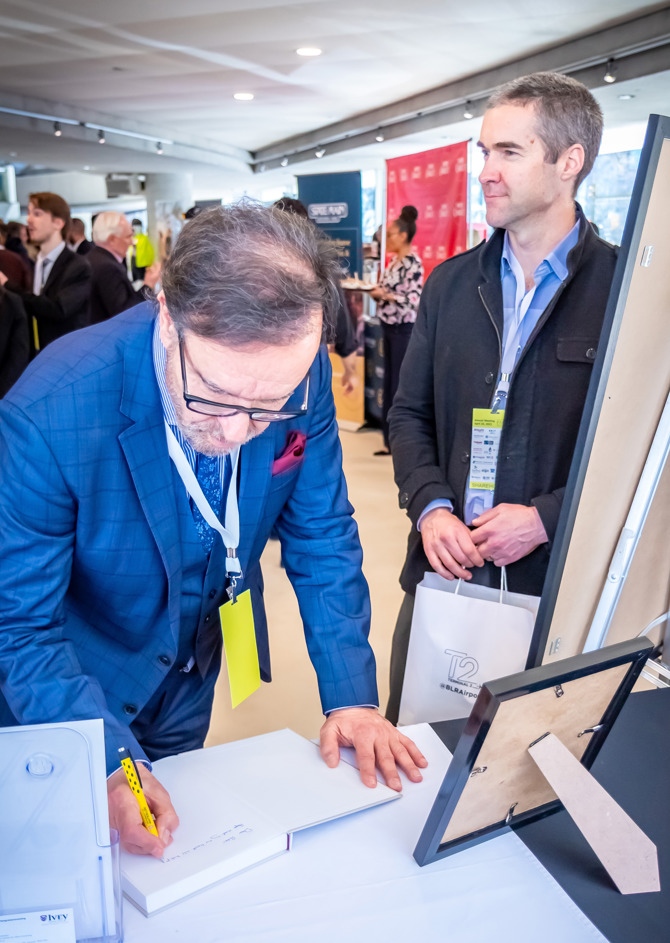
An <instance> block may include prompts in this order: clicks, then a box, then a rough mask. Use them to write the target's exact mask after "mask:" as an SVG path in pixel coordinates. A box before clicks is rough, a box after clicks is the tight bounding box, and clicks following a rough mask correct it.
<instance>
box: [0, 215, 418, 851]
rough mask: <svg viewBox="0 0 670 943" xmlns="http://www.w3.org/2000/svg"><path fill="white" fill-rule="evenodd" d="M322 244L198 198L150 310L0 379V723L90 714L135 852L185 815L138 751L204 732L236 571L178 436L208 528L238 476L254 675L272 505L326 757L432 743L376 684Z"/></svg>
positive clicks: (375, 755)
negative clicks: (390, 705)
mask: <svg viewBox="0 0 670 943" xmlns="http://www.w3.org/2000/svg"><path fill="white" fill-rule="evenodd" d="M330 251H331V250H330V249H329V248H328V246H327V243H326V242H325V240H322V239H320V238H319V237H318V236H317V235H315V234H314V231H313V227H312V226H311V225H310V224H309V223H306V222H305V221H303V220H301V219H299V218H297V217H292V216H290V215H289V214H286V213H282V212H279V211H270V210H263V209H260V208H256V207H249V206H239V207H234V208H232V209H227V210H224V209H215V210H211V211H208V212H206V213H201V214H200V215H199V216H197V217H196V218H195V219H194V220H192V221H191V222H189V223H188V224H187V226H186V227H185V228H184V230H183V232H182V234H181V236H180V238H179V240H178V243H177V246H176V248H175V250H174V252H173V254H172V256H171V258H170V259H169V261H168V263H167V264H166V267H165V271H164V275H163V290H162V291H161V293H160V294H159V295H158V299H157V300H158V313H157V314H156V307H155V306H154V305H153V304H149V303H146V304H144V305H141V306H139V307H137V308H134V309H131V310H130V311H128V312H125V313H123V314H121V315H119V316H118V317H116V318H113V319H111V320H110V321H107V322H103V323H101V324H98V325H95V326H93V327H90V328H88V329H86V330H84V331H81V332H77V333H75V334H72V335H70V336H68V337H67V338H63V339H61V340H60V341H58V342H55V343H54V344H53V345H51V346H50V347H49V348H48V350H47V351H45V352H44V353H43V354H42V355H40V357H39V358H37V360H36V361H35V362H34V363H33V364H32V365H31V367H30V368H29V369H28V371H27V372H26V373H25V374H24V376H23V377H22V379H21V380H20V381H19V383H17V384H16V386H15V387H14V388H13V389H12V391H10V393H9V394H8V395H7V397H6V398H5V399H4V400H3V401H2V403H0V533H1V534H2V538H1V539H2V543H3V546H4V553H3V562H2V568H1V571H0V620H1V622H0V624H1V628H0V686H1V690H2V694H3V695H4V697H1V696H0V725H2V724H5V725H7V724H15V723H20V724H30V723H47V722H52V721H63V720H73V719H82V718H91V717H102V718H103V719H104V722H105V739H106V750H107V763H108V772H109V773H110V777H109V780H108V792H109V800H110V819H111V821H112V824H114V825H115V826H116V827H118V828H119V829H120V831H121V834H122V842H123V844H124V846H125V847H126V848H128V849H130V850H132V851H135V852H138V853H144V854H154V855H156V856H160V855H162V853H163V851H164V849H165V847H166V845H167V844H168V843H169V842H170V841H171V840H172V839H171V832H172V830H173V829H174V828H175V827H176V825H177V824H178V819H177V815H176V812H175V810H174V809H173V807H172V804H171V802H170V799H169V796H168V795H167V793H166V792H165V790H164V789H163V788H162V787H161V785H160V783H158V781H157V780H156V779H155V777H153V775H152V774H151V772H150V761H151V760H152V759H156V758H158V757H160V756H164V755H167V754H170V753H176V752H182V751H184V750H190V749H194V748H197V747H199V746H201V745H202V743H203V741H204V737H205V735H206V732H207V726H208V723H209V716H210V711H211V703H212V697H213V691H214V683H215V680H216V677H217V674H218V671H219V666H220V661H221V628H220V625H219V619H218V609H219V606H220V605H222V603H224V602H225V601H226V600H227V599H228V597H229V595H230V591H231V589H232V588H234V587H233V586H231V579H230V578H229V576H227V571H226V558H227V557H226V549H225V547H224V541H223V540H222V539H221V537H220V536H219V533H216V532H215V530H214V529H212V528H210V527H209V525H208V523H207V521H206V519H205V518H206V516H207V515H206V514H205V518H203V515H202V514H200V512H199V511H198V510H197V509H194V507H193V501H191V500H190V499H189V494H191V495H193V493H194V492H193V490H192V488H191V490H187V487H185V486H184V482H185V481H187V480H188V476H186V477H184V475H183V474H182V473H181V472H179V471H178V465H179V464H180V462H184V460H185V464H188V466H189V468H190V469H191V470H192V472H194V473H195V475H197V479H198V481H200V480H202V482H203V484H202V490H203V491H204V492H205V494H206V497H207V499H208V502H209V505H210V507H211V508H212V509H213V511H214V514H216V515H218V517H219V521H217V520H216V518H214V522H213V524H212V527H213V528H214V527H218V528H220V526H221V525H223V527H224V528H228V525H229V521H228V517H229V510H230V503H229V502H228V503H227V501H228V495H229V494H230V488H231V481H232V485H233V488H235V486H236V488H237V493H238V499H237V502H236V503H237V506H238V508H239V518H240V528H239V530H240V539H239V548H238V557H239V565H240V569H241V572H242V574H243V577H242V581H241V583H242V585H241V586H238V587H237V590H238V591H240V590H242V589H245V590H246V589H249V590H250V591H251V596H252V603H253V610H254V616H255V632H256V640H257V646H258V652H259V662H260V669H261V675H262V677H263V679H264V680H266V681H269V680H270V659H269V650H268V639H267V627H266V622H265V614H264V610H263V601H262V585H263V584H262V576H261V571H260V563H259V561H260V556H261V553H262V550H263V547H264V545H265V543H266V541H267V539H268V536H269V534H270V531H271V530H272V528H273V527H276V529H277V532H278V533H279V536H280V539H281V542H282V549H283V555H284V559H285V562H286V571H287V574H288V576H289V578H290V579H291V581H292V583H293V586H294V589H295V591H296V594H297V596H298V600H299V603H300V610H301V615H302V619H303V622H304V626H305V635H306V640H307V645H308V649H309V654H310V657H311V659H312V662H313V664H314V667H315V670H316V674H317V678H318V683H319V690H320V695H321V700H322V705H323V709H324V713H326V714H327V719H326V721H325V723H324V725H323V727H322V731H321V749H322V755H323V758H324V760H325V761H326V763H328V765H330V766H334V765H336V764H337V762H338V759H339V746H340V745H345V744H346V745H353V746H354V747H355V748H356V750H357V753H358V757H359V761H360V764H361V776H362V779H363V781H364V782H366V783H367V784H368V785H370V786H373V785H374V784H375V782H376V778H375V763H376V765H377V766H378V767H379V768H380V770H381V771H382V773H383V775H384V777H385V779H386V781H387V782H388V784H389V785H390V786H391V787H393V788H396V789H400V779H399V776H398V772H397V767H396V764H397V765H398V766H399V767H401V768H402V769H404V771H405V772H406V773H407V774H408V776H409V777H410V779H413V780H415V781H418V780H419V779H421V774H420V772H419V769H418V766H422V765H425V760H424V759H423V757H422V756H421V754H420V753H419V751H418V750H417V748H416V747H415V746H414V744H412V743H411V741H409V740H408V739H407V738H406V737H404V736H402V735H401V734H399V733H398V732H397V731H395V729H394V728H393V727H391V725H390V724H388V722H387V721H385V720H384V719H383V718H382V717H381V716H380V715H379V713H378V712H377V710H376V707H375V705H376V704H377V691H376V683H375V663H374V657H373V655H372V651H371V649H370V647H369V644H368V640H367V636H368V630H369V598H368V592H367V586H366V583H365V580H364V578H363V575H362V573H361V562H362V554H361V548H360V544H359V541H358V534H357V528H356V525H355V523H354V521H353V519H352V516H351V514H352V508H351V506H350V504H349V502H348V500H347V494H346V485H345V482H344V478H343V475H342V467H341V453H340V447H339V441H338V436H337V428H336V425H335V417H334V407H333V401H332V395H331V390H330V384H331V376H330V369H329V364H328V358H327V353H326V351H325V348H324V347H323V345H321V337H322V327H323V318H324V316H325V318H326V319H327V318H328V316H329V313H330V311H331V310H332V299H333V297H334V296H333V291H332V286H333V279H334V278H335V277H336V268H334V265H335V263H334V262H333V260H332V257H331V255H330ZM172 438H173V439H174V442H173V444H176V447H177V455H178V458H175V453H174V452H170V453H169V452H168V439H170V440H171V441H172ZM238 450H239V452H238ZM171 455H172V457H173V460H172V461H171V458H170V456H171ZM234 455H239V472H238V474H237V475H236V476H233V475H232V465H233V463H232V462H231V461H230V460H229V457H232V456H234ZM203 471H204V473H203V474H201V472H203ZM233 478H234V480H233ZM233 494H234V492H233ZM230 513H231V516H232V511H231V512H230ZM229 555H230V551H229ZM232 582H234V581H232ZM121 746H126V747H130V749H131V752H132V753H133V754H134V756H135V757H136V758H138V759H140V760H143V761H145V762H146V763H147V769H146V771H145V772H144V774H143V782H144V787H145V793H146V795H147V799H148V801H149V804H150V806H151V807H152V811H153V813H154V815H155V817H156V822H157V826H158V831H159V837H158V838H156V837H154V836H152V835H151V834H150V833H149V832H148V831H146V829H144V828H143V827H142V825H141V821H140V817H139V810H138V806H137V802H136V801H135V799H134V797H133V795H132V793H131V792H130V790H129V788H128V786H127V784H126V782H125V778H124V776H123V773H122V771H121V770H120V769H118V765H119V764H118V759H117V754H118V749H119V747H121Z"/></svg>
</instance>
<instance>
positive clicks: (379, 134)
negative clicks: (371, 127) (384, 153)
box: [375, 131, 384, 144]
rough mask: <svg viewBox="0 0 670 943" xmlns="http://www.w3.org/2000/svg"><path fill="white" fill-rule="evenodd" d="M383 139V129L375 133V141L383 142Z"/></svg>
mask: <svg viewBox="0 0 670 943" xmlns="http://www.w3.org/2000/svg"><path fill="white" fill-rule="evenodd" d="M383 140H384V135H383V133H382V132H381V131H377V133H376V134H375V141H377V143H378V144H381V143H382V141H383Z"/></svg>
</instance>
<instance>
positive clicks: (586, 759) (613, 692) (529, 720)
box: [414, 639, 653, 865]
mask: <svg viewBox="0 0 670 943" xmlns="http://www.w3.org/2000/svg"><path fill="white" fill-rule="evenodd" d="M652 651H653V646H652V643H651V642H650V641H649V640H648V639H632V640H628V641H625V642H620V643H619V644H617V645H612V646H609V647H608V648H603V649H600V650H598V651H594V652H589V653H588V654H583V655H576V656H574V657H573V658H567V659H565V660H564V661H561V662H555V663H553V664H550V665H542V666H541V667H539V668H532V669H531V670H530V671H524V672H521V673H519V674H515V675H509V676H508V677H506V678H500V679H498V680H497V681H491V682H488V683H487V684H484V685H483V686H482V688H481V690H480V693H479V696H478V697H477V700H476V701H475V704H474V706H473V708H472V712H471V714H470V717H469V719H468V721H467V723H466V725H465V729H464V730H463V733H462V735H461V738H460V741H459V743H458V746H457V747H456V750H455V751H454V755H453V759H452V761H451V763H450V765H449V768H448V770H447V772H446V775H445V778H444V781H443V783H442V786H441V787H440V790H439V792H438V794H437V797H436V799H435V802H434V803H433V807H432V809H431V811H430V813H429V815H428V819H427V821H426V824H425V826H424V828H423V831H422V832H421V836H420V838H419V841H418V844H417V846H416V848H415V850H414V857H415V859H416V861H417V862H418V863H419V864H420V865H425V864H430V863H431V862H432V861H436V860H438V859H439V858H443V857H446V856H447V855H451V854H454V853H455V852H457V851H461V850H462V849H464V848H468V847H470V846H471V845H475V844H477V843H478V842H480V841H484V840H486V839H487V838H490V837H492V836H494V835H496V834H497V833H498V832H499V831H500V830H501V829H503V828H505V827H506V826H511V827H512V828H518V827H519V826H520V825H523V824H525V823H526V822H529V821H533V820H535V819H537V818H540V817H542V816H545V815H548V814H549V813H551V812H554V811H556V810H557V809H559V808H560V807H561V804H560V802H559V800H558V799H557V797H556V794H555V793H554V791H553V789H552V788H551V786H550V785H549V783H548V782H547V780H546V779H545V778H544V776H543V775H542V773H541V772H540V770H539V768H538V766H537V765H536V764H535V762H534V761H533V759H532V758H531V756H530V754H529V752H528V748H529V747H530V746H532V745H533V744H534V743H535V742H536V741H538V740H540V739H542V738H543V737H544V736H545V735H546V734H547V733H553V734H554V735H555V736H556V737H558V739H559V740H560V741H561V742H562V743H563V744H564V745H565V746H566V747H567V748H568V749H569V750H570V752H571V753H572V754H573V755H574V756H575V757H576V758H577V759H578V760H579V761H580V762H581V764H582V765H583V766H584V767H585V768H586V769H589V768H590V767H591V765H592V763H593V761H594V759H595V758H596V756H597V755H598V752H599V750H600V748H601V747H602V745H603V743H604V742H605V739H606V737H607V734H608V733H609V731H610V730H611V728H612V725H613V723H614V721H615V720H616V717H617V715H618V714H619V711H620V710H621V708H622V707H623V704H624V702H625V700H626V697H627V696H628V694H629V692H630V691H631V689H632V687H633V685H634V684H635V681H636V680H637V678H638V676H639V674H640V672H641V671H642V668H643V667H644V664H645V662H646V661H647V658H648V657H649V656H650V654H651V653H652Z"/></svg>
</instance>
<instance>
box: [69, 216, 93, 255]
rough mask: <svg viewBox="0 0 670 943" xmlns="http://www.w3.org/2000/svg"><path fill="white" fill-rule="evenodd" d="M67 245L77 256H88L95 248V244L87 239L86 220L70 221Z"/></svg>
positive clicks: (76, 219) (75, 219)
mask: <svg viewBox="0 0 670 943" xmlns="http://www.w3.org/2000/svg"><path fill="white" fill-rule="evenodd" d="M67 244H68V246H69V247H70V249H71V250H72V252H76V253H77V255H88V253H89V252H90V251H91V249H92V248H93V243H92V242H91V240H90V239H87V238H86V227H85V226H84V220H83V219H78V218H77V217H75V218H74V219H72V220H70V229H69V231H68V234H67Z"/></svg>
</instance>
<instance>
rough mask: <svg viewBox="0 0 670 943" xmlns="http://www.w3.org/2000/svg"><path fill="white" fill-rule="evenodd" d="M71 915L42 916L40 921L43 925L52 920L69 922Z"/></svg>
mask: <svg viewBox="0 0 670 943" xmlns="http://www.w3.org/2000/svg"><path fill="white" fill-rule="evenodd" d="M68 916H69V914H40V920H41V921H42V922H43V923H46V922H47V921H49V922H51V921H52V920H67V918H68Z"/></svg>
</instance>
